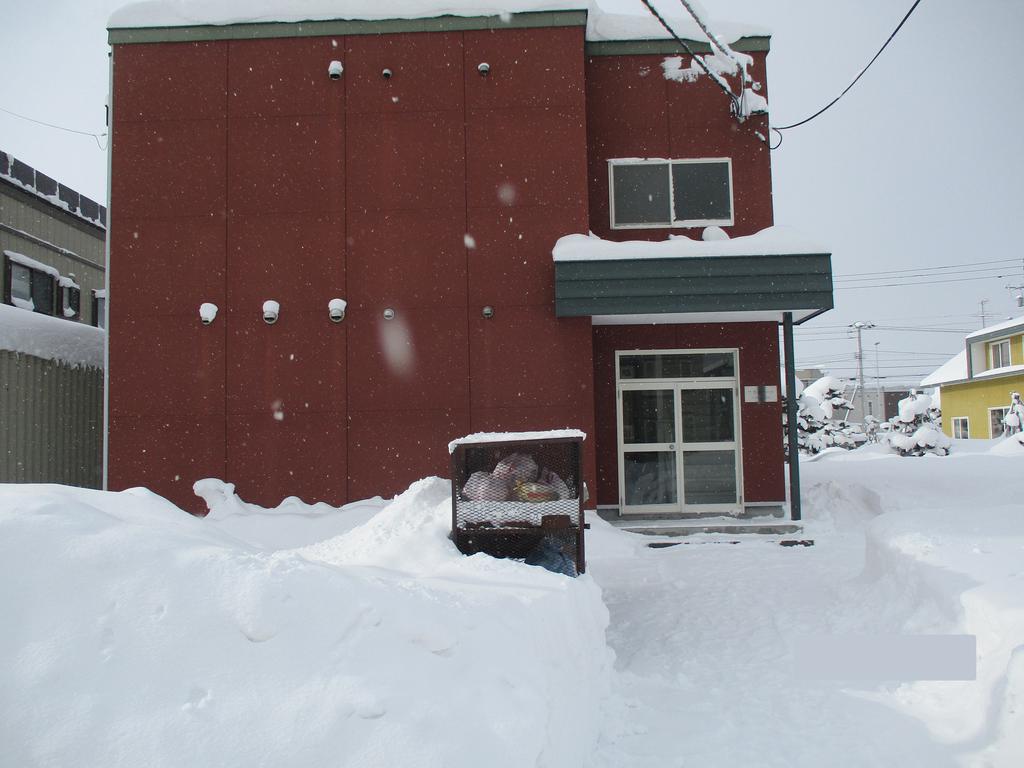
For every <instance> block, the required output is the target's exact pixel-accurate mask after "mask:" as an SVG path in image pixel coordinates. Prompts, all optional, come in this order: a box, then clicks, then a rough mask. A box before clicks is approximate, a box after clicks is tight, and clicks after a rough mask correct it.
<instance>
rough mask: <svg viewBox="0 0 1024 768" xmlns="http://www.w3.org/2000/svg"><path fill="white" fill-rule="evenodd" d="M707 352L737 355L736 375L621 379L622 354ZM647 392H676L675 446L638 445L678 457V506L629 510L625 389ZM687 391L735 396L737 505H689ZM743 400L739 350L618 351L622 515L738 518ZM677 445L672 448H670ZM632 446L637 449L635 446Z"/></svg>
mask: <svg viewBox="0 0 1024 768" xmlns="http://www.w3.org/2000/svg"><path fill="white" fill-rule="evenodd" d="M705 353H730V354H732V356H733V370H734V375H733V376H707V377H690V378H651V379H622V378H621V376H620V371H621V368H620V363H619V359H620V357H621V356H622V355H628V356H635V355H668V354H705ZM643 389H672V390H673V391H674V393H675V394H673V400H672V404H673V422H674V425H675V438H676V440H675V442H674V443H664V444H662V443H649V444H648V443H641V444H636V445H635V447H636V448H637V449H638V450H647V451H659V450H661V451H665V450H672V451H674V452H675V454H676V491H677V501H676V503H675V504H645V505H642V506H633V507H629V508H627V506H626V503H625V500H626V492H625V487H626V481H625V474H626V468H625V452H626V451H625V443H624V442H623V435H622V393H623V391H625V390H643ZM687 389H691V390H692V389H731V390H732V393H733V415H732V416H733V437H734V439H733V440H732V441H730V442H731V443H733V444H734V448H733V450H734V451H735V453H736V502H735V503H730V504H686V503H685V492H686V489H685V486H684V481H683V461H682V452H683V451H684V450H685V449H684V446H685V443H684V442H683V441H682V440H680V439H679V438H680V437H682V419H681V415H682V398H681V395H679V394H678V392H679V391H685V390H687ZM742 405H743V401H742V399H741V397H740V352H739V349H738V348H737V347H713V348H695V349H621V350H615V451H616V460H617V464H618V491H619V493H618V497H619V515H621V516H623V517H630V516H634V515H658V514H667V515H686V514H692V515H709V514H718V515H722V514H724V515H737V514H740V513H742V511H743V428H742V418H741V408H742ZM673 445H674V446H677V447H675V448H670V447H667V446H673ZM693 445H694V446H701V447H703V448H707V449H712V448H713V447H714V446H715V445H718V444H717V443H694V444H693ZM631 447H634V445H633V444H631Z"/></svg>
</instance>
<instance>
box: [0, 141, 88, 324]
mask: <svg viewBox="0 0 1024 768" xmlns="http://www.w3.org/2000/svg"><path fill="white" fill-rule="evenodd" d="M106 234H107V209H106V208H104V207H103V206H102V205H100V204H99V203H97V202H95V201H93V200H90V199H89V198H88V197H85V196H84V195H81V194H79V193H78V192H76V191H75V190H73V189H70V188H69V187H66V186H65V185H63V184H61V183H60V182H58V181H56V180H55V179H52V178H51V177H49V176H47V175H46V174H44V173H42V172H41V171H38V170H36V169H34V168H32V166H30V165H28V164H27V163H24V162H22V161H21V160H18V159H17V158H15V157H12V156H10V155H8V154H7V153H6V152H2V151H0V264H2V269H0V301H2V302H3V303H4V304H12V305H15V306H21V307H22V308H25V307H30V308H32V309H33V311H35V312H39V313H41V314H45V315H53V316H56V317H66V318H68V319H71V320H77V321H79V322H84V323H88V324H89V325H96V326H100V327H102V325H103V312H102V311H101V310H102V308H103V305H104V303H105V298H106V295H105V293H104V286H105V277H104V273H105V271H106V266H105V261H106V259H105V252H106V245H105V244H106Z"/></svg>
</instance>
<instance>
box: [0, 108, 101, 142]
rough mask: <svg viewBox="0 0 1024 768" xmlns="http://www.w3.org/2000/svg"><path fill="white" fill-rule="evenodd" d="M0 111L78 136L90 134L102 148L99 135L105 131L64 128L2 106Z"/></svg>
mask: <svg viewBox="0 0 1024 768" xmlns="http://www.w3.org/2000/svg"><path fill="white" fill-rule="evenodd" d="M0 112H6V113H7V114H8V115H12V116H13V117H17V118H20V119H22V120H27V121H28V122H30V123H35V124H36V125H45V126H46V127H47V128H56V129H57V130H58V131H67V132H68V133H77V134H79V135H80V136H92V137H93V139H95V140H96V146H97V147H99V148H100V149H101V150H102V149H103V146H102V145H101V144H100V137H102V136H106V135H107V134H106V133H90V132H89V131H78V130H75V129H74V128H65V127H64V126H63V125H55V124H54V123H47V122H45V121H43V120H36V119H35V118H34V117H28V116H27V115H21V114H18V113H17V112H12V111H11V110H9V109H4V108H3V107H0Z"/></svg>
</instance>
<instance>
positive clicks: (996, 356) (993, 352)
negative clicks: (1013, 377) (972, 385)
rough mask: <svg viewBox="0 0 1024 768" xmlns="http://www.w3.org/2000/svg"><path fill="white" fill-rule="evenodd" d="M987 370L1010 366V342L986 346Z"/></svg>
mask: <svg viewBox="0 0 1024 768" xmlns="http://www.w3.org/2000/svg"><path fill="white" fill-rule="evenodd" d="M988 349H989V356H990V358H991V359H990V360H989V362H990V363H991V365H989V368H1005V367H1006V366H1008V365H1009V364H1010V340H1009V339H1003V340H1002V341H994V342H992V343H991V344H989V345H988Z"/></svg>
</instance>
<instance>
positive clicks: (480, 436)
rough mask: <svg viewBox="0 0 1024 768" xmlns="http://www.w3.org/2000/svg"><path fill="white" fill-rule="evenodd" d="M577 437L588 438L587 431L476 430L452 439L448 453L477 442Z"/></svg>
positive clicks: (510, 441)
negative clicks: (470, 433)
mask: <svg viewBox="0 0 1024 768" xmlns="http://www.w3.org/2000/svg"><path fill="white" fill-rule="evenodd" d="M566 437H575V438H579V439H580V440H586V439H587V434H586V432H581V431H580V430H578V429H549V430H547V431H543V432H476V433H474V434H472V435H466V436H465V437H460V438H457V439H455V440H452V441H451V442H450V443H448V453H455V449H456V448H457V447H458V446H460V445H473V444H476V443H513V442H518V441H520V440H555V439H559V438H566Z"/></svg>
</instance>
